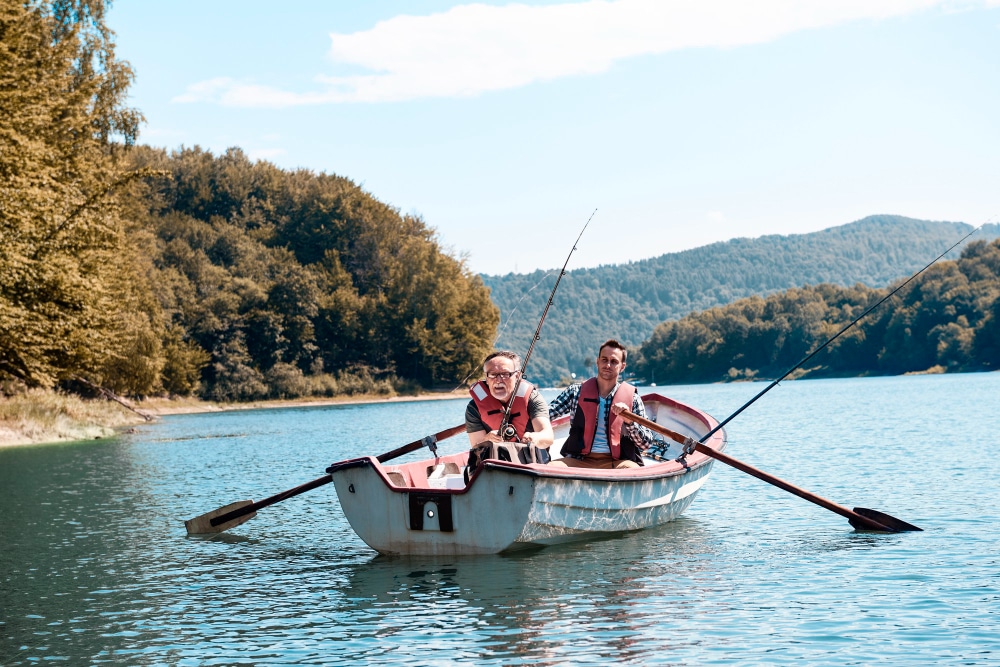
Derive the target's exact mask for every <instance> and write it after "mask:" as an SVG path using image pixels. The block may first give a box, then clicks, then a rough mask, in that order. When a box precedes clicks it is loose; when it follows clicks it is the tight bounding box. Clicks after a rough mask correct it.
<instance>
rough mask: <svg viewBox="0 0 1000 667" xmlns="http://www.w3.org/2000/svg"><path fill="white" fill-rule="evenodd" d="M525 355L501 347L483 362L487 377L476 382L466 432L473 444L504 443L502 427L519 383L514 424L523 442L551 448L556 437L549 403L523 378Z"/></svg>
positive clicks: (466, 416) (513, 411)
mask: <svg viewBox="0 0 1000 667" xmlns="http://www.w3.org/2000/svg"><path fill="white" fill-rule="evenodd" d="M520 368H521V357H519V356H518V355H517V354H516V353H514V352H510V351H509V350H499V351H496V352H493V353H491V354H490V355H489V356H488V357H486V361H485V362H484V363H483V372H484V375H485V376H486V377H485V379H484V380H481V381H479V382H477V383H476V384H474V385H472V389H470V390H469V393H470V394H472V400H471V401H469V405H468V407H466V409H465V431H466V433H468V434H469V443H470V444H471V446H472V447H476V446H477V445H479V444H480V443H483V442H504V441H505V439H504V437H503V434H501V433H498V430H499V428H500V426H501V422H502V421H503V414H504V409H505V407H506V405H507V402H508V401H509V400H510V397H511V395H512V394H513V392H514V385H518V386H517V395H516V396H515V397H514V402H513V404H512V405H511V409H510V424H511V426H513V427H514V431H515V434H516V437H517V440H518V441H519V442H522V443H525V444H529V445H534V446H535V447H539V448H541V449H548V447H549V445H551V444H552V440H553V439H554V436H553V433H552V422H550V421H549V406H548V404H547V403H546V402H545V399H544V398H542V397H541V395H540V394H539V393H538V390H537V389H535V388H534V387H533V386H532V385H531V384H530V383H528V382H527V381H526V380H524V379H523V378H521V382H520V384H518V378H520Z"/></svg>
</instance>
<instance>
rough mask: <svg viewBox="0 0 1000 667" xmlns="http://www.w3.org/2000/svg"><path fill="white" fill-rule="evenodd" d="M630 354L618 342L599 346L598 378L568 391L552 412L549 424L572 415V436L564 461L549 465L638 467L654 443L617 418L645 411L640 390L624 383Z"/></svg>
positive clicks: (635, 426) (558, 398) (644, 430)
mask: <svg viewBox="0 0 1000 667" xmlns="http://www.w3.org/2000/svg"><path fill="white" fill-rule="evenodd" d="M627 357H628V350H626V349H625V346H624V345H622V344H621V343H619V342H618V341H617V340H614V339H611V340H608V341H606V342H605V343H604V344H603V345H601V349H600V350H599V351H598V353H597V377H592V378H590V379H589V380H587V381H586V382H583V383H581V384H574V385H570V386H569V387H567V388H566V389H565V390H563V392H562V393H561V394H559V395H558V396H556V397H555V399H554V400H553V401H552V405H551V406H550V409H549V415H550V418H551V419H555V418H556V417H560V416H562V415H568V414H572V415H573V418H572V421H571V422H570V428H569V436H568V437H567V438H566V442H565V443H564V444H563V446H562V450H561V452H560V453H561V454H562V455H563V458H561V459H555V460H553V461H552V462H551V463H550V465H561V466H568V467H570V468H638V467H639V466H641V465H642V451H643V450H644V449H646V448H647V447H648V446H649V445H650V444H652V443H653V442H654V439H653V434H652V433H650V431H649V429H647V428H646V427H644V426H639V425H638V424H635V423H633V422H626V421H625V420H624V419H622V418H621V417H619V416H618V415H619V414H621V412H622V410H631V411H632V412H633V413H634V414H637V415H639V416H641V417H645V416H646V408H645V406H643V404H642V398H641V397H640V396H639V392H638V391H636V388H635V387H633V386H632V385H630V384H628V383H627V382H622V381H621V379H620V378H619V376H620V375H621V372H622V371H623V370H625V359H626V358H627Z"/></svg>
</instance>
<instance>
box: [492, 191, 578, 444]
mask: <svg viewBox="0 0 1000 667" xmlns="http://www.w3.org/2000/svg"><path fill="white" fill-rule="evenodd" d="M596 214H597V209H596V208H595V209H594V212H593V213H591V214H590V217H589V218H587V222H586V223H585V224H584V225H583V229H581V230H580V234H579V236H577V237H576V241H573V247H572V248H571V249H570V251H569V254H568V255H566V261H565V262H563V265H562V269H560V270H559V277H558V278H556V284H555V285H553V286H552V292H551V293H550V294H549V301H548V303H546V304H545V310H543V311H542V317H541V319H539V320H538V327H536V328H535V335H534V336H533V337H532V338H531V345H529V346H528V353H527V354H525V355H524V361H522V362H521V369H520V370H521V372H520V373H518V374H517V382H515V383H514V391H512V392H511V394H510V398H508V399H507V405H506V406H504V410H503V420H502V421H501V422H500V428H498V429H497V433H499V434H500V435H501V437H503V439H504V440H509V439H514V438H516V437H517V434H516V432H515V431H514V427H513V426H512V425H511V423H510V409H511V408H512V407H513V406H514V398H516V397H517V390H518V389H519V388H520V386H521V380H522V379H523V378H524V371H525V369H526V368H527V367H528V361H529V360H530V359H531V353H532V352H533V351H534V350H535V343H537V342H538V340H539V339H540V338H541V337H542V324H544V323H545V316H546V315H548V314H549V308H551V307H552V300H553V299H554V298H555V295H556V290H557V289H559V283H560V282H561V281H562V277H563V276H564V275H566V266H567V265H568V264H569V258H570V257H572V256H573V253H574V252H576V244H577V243H579V242H580V239H581V238H583V233H584V232H585V231H587V226H588V225H590V221H591V220H593V219H594V216H595V215H596ZM512 433H513V438H511V434H512Z"/></svg>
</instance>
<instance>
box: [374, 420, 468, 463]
mask: <svg viewBox="0 0 1000 667" xmlns="http://www.w3.org/2000/svg"><path fill="white" fill-rule="evenodd" d="M464 430H465V424H460V425H458V426H452V427H451V428H447V429H445V430H443V431H439V432H438V433H435V434H434V435H428V436H425V437H423V438H421V439H420V440H414V441H413V442H411V443H410V444H408V445H403V446H402V447H399V448H397V449H394V450H392V451H391V452H386V453H385V454H380V455H379V456H377V457H376V459H377V460H378V462H379V463H385V462H386V461H391V460H392V459H396V458H399V457H400V456H403V455H404V454H409V453H410V452H415V451H417V450H418V449H420V448H421V447H430V446H431V445H434V444H437V443H438V442H439V441H441V440H447V439H448V438H450V437H451V436H453V435H458V434H459V433H461V432H462V431H464Z"/></svg>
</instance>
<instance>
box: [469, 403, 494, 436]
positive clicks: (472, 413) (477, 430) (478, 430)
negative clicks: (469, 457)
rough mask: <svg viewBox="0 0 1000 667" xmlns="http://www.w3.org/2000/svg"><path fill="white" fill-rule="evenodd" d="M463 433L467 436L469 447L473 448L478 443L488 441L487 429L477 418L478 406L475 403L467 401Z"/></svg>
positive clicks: (478, 417)
mask: <svg viewBox="0 0 1000 667" xmlns="http://www.w3.org/2000/svg"><path fill="white" fill-rule="evenodd" d="M465 432H466V433H467V434H468V435H469V447H475V446H476V445H478V444H479V443H481V442H483V441H485V440H488V438H487V435H488V434H489V432H490V431H489V429H487V428H486V425H485V424H484V423H483V420H482V418H481V417H480V416H479V406H478V405H476V402H475V401H469V405H468V406H466V408H465Z"/></svg>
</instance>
